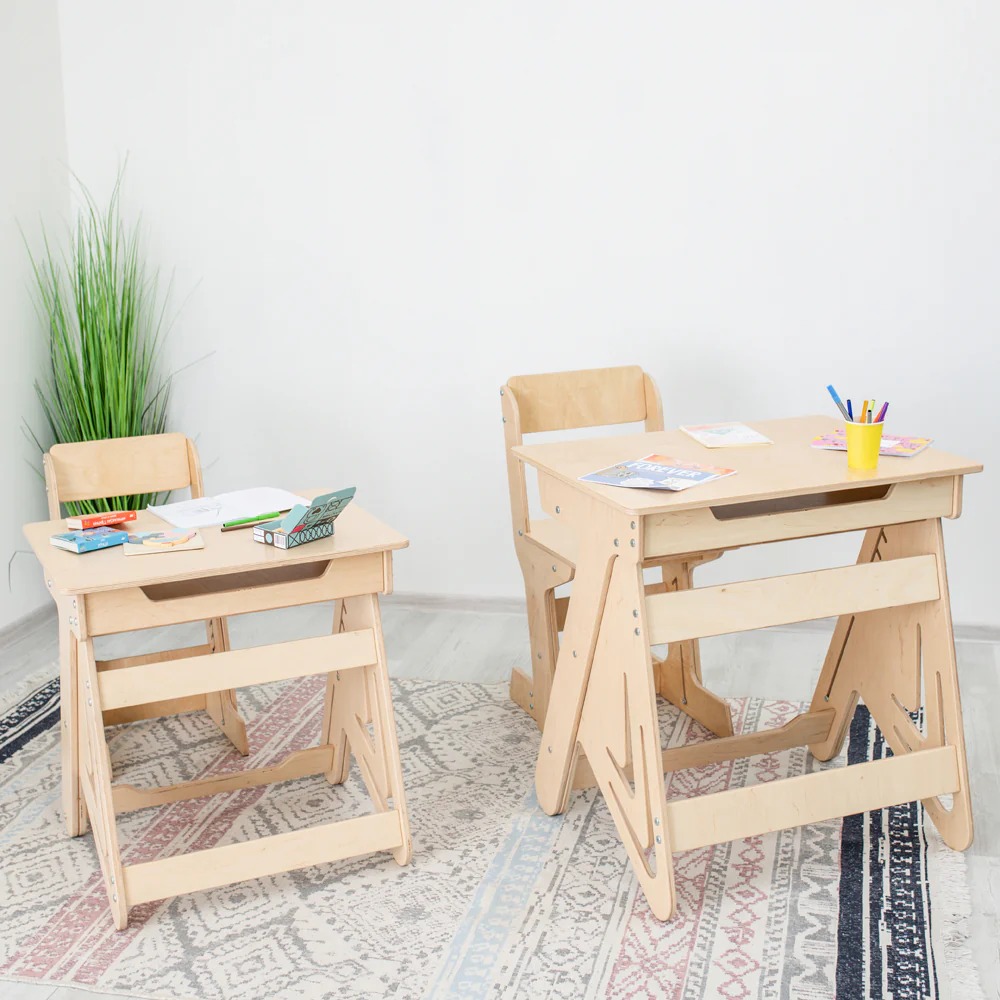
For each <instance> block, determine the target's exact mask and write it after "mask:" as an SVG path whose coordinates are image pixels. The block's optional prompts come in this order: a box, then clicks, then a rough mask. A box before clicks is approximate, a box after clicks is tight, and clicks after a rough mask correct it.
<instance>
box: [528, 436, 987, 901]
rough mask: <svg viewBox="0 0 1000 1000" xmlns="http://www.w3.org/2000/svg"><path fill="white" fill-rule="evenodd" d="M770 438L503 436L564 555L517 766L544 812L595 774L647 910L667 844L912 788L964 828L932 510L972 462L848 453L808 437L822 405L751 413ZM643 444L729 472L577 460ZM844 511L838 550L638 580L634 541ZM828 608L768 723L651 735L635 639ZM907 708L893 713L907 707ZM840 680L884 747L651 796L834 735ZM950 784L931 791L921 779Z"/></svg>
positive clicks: (794, 525) (759, 828) (949, 828)
mask: <svg viewBox="0 0 1000 1000" xmlns="http://www.w3.org/2000/svg"><path fill="white" fill-rule="evenodd" d="M754 426H755V427H756V428H758V429H759V430H761V431H762V432H763V433H764V434H766V435H767V436H768V437H770V438H771V439H772V440H773V441H774V444H773V445H772V446H765V447H760V448H733V449H713V450H709V449H705V448H702V447H701V446H700V445H699V444H697V442H695V441H693V440H692V439H691V438H689V437H687V435H685V434H683V433H681V432H680V431H666V432H658V433H651V434H637V435H632V436H625V437H613V438H598V439H592V440H585V441H571V442H560V443H555V444H542V445H531V446H522V447H519V448H515V449H514V452H515V454H516V455H517V457H518V458H519V459H520V460H521V461H522V462H524V463H526V464H527V465H531V466H533V467H534V468H535V469H536V470H537V472H538V479H539V491H540V495H541V502H542V506H543V507H544V508H545V510H546V511H547V512H548V513H549V514H550V515H551V516H552V517H553V518H555V519H558V521H560V522H562V523H565V524H566V525H568V526H569V527H570V528H571V530H572V531H573V532H574V533H575V534H576V536H577V539H578V542H579V557H578V562H577V568H576V579H575V583H574V586H573V594H572V597H571V600H570V604H569V608H568V611H567V618H566V626H565V630H564V633H563V638H562V642H561V644H560V648H559V654H558V660H557V664H556V671H555V678H554V683H553V687H552V691H551V698H550V701H549V706H548V712H547V714H546V717H545V724H544V728H543V732H542V742H541V748H540V752H539V757H538V767H537V772H536V785H537V792H538V800H539V802H540V803H541V805H542V808H543V809H544V810H545V811H546V812H547V813H549V814H556V813H559V812H562V811H564V810H565V809H566V806H567V802H568V799H569V795H570V791H571V789H573V788H584V787H589V786H592V785H595V784H596V785H597V786H599V787H600V789H601V791H602V792H603V793H604V796H605V798H606V800H607V803H608V808H609V809H610V811H611V814H612V816H613V817H614V821H615V824H616V825H617V827H618V831H619V834H620V835H621V838H622V840H623V842H624V844H625V849H626V851H627V852H628V855H629V858H630V860H631V862H632V865H633V867H634V869H635V871H636V874H637V876H638V878H639V882H640V884H641V885H642V888H643V890H644V891H645V894H646V898H647V900H648V901H649V905H650V908H651V909H652V911H653V913H654V914H655V915H656V916H657V917H659V918H660V919H661V920H666V919H668V918H669V917H670V916H671V914H672V913H673V911H674V885H673V862H672V855H673V854H674V853H678V852H680V851H687V850H691V849H692V848H696V847H701V846H705V845H709V844H717V843H723V842H725V841H729V840H735V839H737V838H742V837H748V836H756V835H759V834H763V833H768V832H771V831H775V830H780V829H784V828H786V827H791V826H799V825H802V824H805V823H813V822H819V821H821V820H824V819H829V818H832V817H835V816H844V815H850V814H852V813H856V812H863V811H867V810H872V809H879V808H883V807H885V806H890V805H896V804H898V803H901V802H910V801H913V800H916V799H920V800H922V801H923V803H924V805H925V807H926V808H927V811H928V813H929V814H930V816H931V818H932V819H933V821H934V823H935V824H936V825H937V827H938V830H939V831H940V833H941V836H942V838H943V839H944V841H945V843H947V844H948V845H949V846H951V847H953V848H955V849H957V850H963V849H964V848H966V847H968V846H969V844H970V843H971V842H972V811H971V804H970V799H969V784H968V771H967V767H966V759H965V740H964V735H963V731H962V713H961V704H960V700H959V690H958V676H957V672H956V666H955V646H954V639H953V636H952V623H951V611H950V607H949V602H948V584H947V578H946V575H945V563H944V546H943V542H942V536H941V520H940V519H941V518H942V517H949V518H954V517H958V515H959V513H960V512H961V498H962V482H963V477H964V476H965V475H967V474H969V473H974V472H979V471H981V469H982V466H981V465H979V464H978V463H976V462H971V461H968V460H966V459H963V458H957V457H955V456H954V455H948V454H945V453H943V452H941V451H938V450H936V449H928V450H927V451H925V452H923V453H922V454H920V455H917V456H915V457H913V458H896V459H892V458H883V459H881V460H880V461H879V466H878V469H877V470H875V471H873V472H850V471H849V470H848V468H847V460H846V456H845V455H844V453H842V452H832V451H820V450H816V449H813V448H810V447H809V443H810V441H811V440H812V439H813V438H814V437H815V436H816V435H817V434H820V433H823V432H828V431H831V430H833V428H834V427H835V426H837V422H836V421H834V420H832V419H829V418H826V417H804V418H796V419H790V420H775V421H762V422H758V423H756V424H755V425H754ZM652 452H656V453H658V454H661V455H668V456H672V457H675V458H679V459H688V460H692V461H696V462H698V461H700V462H702V463H707V464H712V465H726V466H729V467H731V468H735V469H737V470H738V472H737V474H736V475H735V476H731V477H729V478H726V479H721V480H717V481H716V482H713V483H709V484H707V485H704V486H698V487H696V488H694V489H691V490H689V491H685V492H681V493H676V494H671V493H663V492H655V491H652V490H630V489H622V488H616V487H610V486H598V485H595V484H591V483H583V482H580V481H579V479H578V477H579V476H581V475H584V474H586V473H588V472H593V471H595V470H596V469H600V468H604V467H606V466H609V465H612V464H614V463H615V462H618V461H622V460H623V459H629V458H640V457H642V456H643V455H647V454H650V453H652ZM857 530H864V531H865V536H864V542H863V544H862V546H861V553H860V555H859V557H858V560H857V564H856V565H853V566H845V567H840V568H836V569H823V570H817V571H816V572H812V573H800V574H796V575H793V576H778V577H772V578H768V579H762V580H750V581H746V582H740V583H731V584H724V585H722V586H714V587H701V588H696V589H693V590H686V591H675V592H669V593H660V594H655V595H652V596H649V597H646V596H645V594H644V590H643V580H642V569H641V564H642V561H643V560H644V559H650V558H656V557H661V556H673V555H678V556H680V555H683V554H684V553H690V552H703V551H706V550H726V549H734V548H738V547H740V546H743V545H756V544H759V543H763V542H774V541H780V540H784V539H792V538H805V537H809V536H814V535H826V534H833V533H836V532H843V531H857ZM830 616H838V623H837V627H836V630H835V632H834V636H833V640H832V642H831V644H830V649H829V652H828V654H827V657H826V661H825V664H824V666H823V670H822V674H821V676H820V680H819V683H818V685H817V687H816V692H815V694H814V696H813V700H812V705H811V706H810V709H809V711H807V712H804V713H802V714H801V715H799V716H798V717H796V718H795V719H794V720H792V721H791V722H789V723H788V724H787V725H785V726H782V727H781V728H780V729H776V730H771V731H767V732H762V733H753V734H749V735H739V736H731V737H726V738H722V739H716V740H712V741H710V742H708V743H702V744H698V745H696V746H691V747H681V748H678V749H671V750H666V751H662V750H661V748H660V746H659V727H658V724H657V715H656V691H655V686H654V677H653V671H652V663H651V657H650V645H651V644H658V643H668V644H669V643H678V642H684V641H687V640H692V639H696V638H700V637H704V636H712V635H721V634H724V633H728V632H739V631H745V630H749V629H756V628H764V627H767V626H771V625H780V624H787V623H791V622H799V621H807V620H810V619H814V618H825V617H830ZM922 690H923V692H925V694H924V704H923V709H924V725H923V727H922V728H918V726H917V725H915V724H914V722H913V721H912V717H911V713H912V712H915V711H916V710H918V709H919V708H920V707H921V691H922ZM859 696H860V697H861V698H863V699H864V701H865V704H866V705H867V706H868V708H869V710H870V711H871V713H872V715H873V717H874V718H875V721H876V722H877V723H878V725H879V727H880V728H881V730H882V732H883V734H884V736H885V739H886V741H887V742H888V744H889V746H890V747H891V748H892V750H893V753H894V755H895V756H894V757H892V758H891V759H887V760H880V761H876V762H871V763H867V764H859V765H853V766H851V767H847V768H841V769H836V770H831V771H821V772H817V773H814V774H809V775H806V776H803V777H799V778H793V779H790V780H788V781H780V782H774V783H771V784H764V785H757V786H753V787H749V788H740V789H732V790H729V791H725V792H719V793H717V794H713V795H706V796H702V797H700V798H694V799H685V800H678V801H672V802H669V803H668V802H667V800H666V793H665V785H664V781H663V772H664V771H673V770H680V769H682V768H685V767H698V766H702V765H704V764H708V763H712V762H716V761H723V760H731V759H733V758H736V757H745V756H750V755H753V754H759V753H768V752H773V751H776V750H782V749H787V748H789V747H793V746H800V745H806V744H807V745H808V746H809V748H810V750H811V751H812V753H813V754H814V755H815V756H816V757H817V758H819V759H820V760H830V759H831V758H832V757H834V756H836V755H837V753H838V752H839V750H840V748H841V746H842V744H843V741H844V737H845V735H846V733H847V729H848V725H849V723H850V720H851V716H852V715H853V712H854V707H855V705H856V704H857V701H858V698H859ZM942 795H951V796H952V804H951V807H950V808H946V807H945V806H944V804H943V803H942V802H941V800H940V798H939V796H942Z"/></svg>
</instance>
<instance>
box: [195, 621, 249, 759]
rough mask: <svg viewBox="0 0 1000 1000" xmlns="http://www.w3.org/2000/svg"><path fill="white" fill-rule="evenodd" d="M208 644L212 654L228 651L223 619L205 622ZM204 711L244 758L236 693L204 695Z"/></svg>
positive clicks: (244, 738) (246, 749)
mask: <svg viewBox="0 0 1000 1000" xmlns="http://www.w3.org/2000/svg"><path fill="white" fill-rule="evenodd" d="M205 629H206V631H207V633H208V644H209V645H210V646H211V647H212V652H214V653H224V652H226V651H227V650H228V649H229V625H228V624H227V622H226V619H225V618H212V619H210V620H209V621H207V622H205ZM205 711H206V712H207V713H208V715H209V717H210V718H211V719H212V721H213V722H214V723H215V724H216V725H217V726H218V727H219V728H220V729H221V730H222V731H223V732H224V733H225V734H226V736H228V737H229V741H230V742H231V743H232V744H233V746H234V747H235V748H236V749H237V751H238V752H239V753H241V754H243V756H244V757H246V756H247V755H248V754H249V753H250V743H249V741H248V740H247V727H246V723H245V722H244V721H243V716H241V715H240V711H239V706H238V705H237V704H236V692H235V691H234V690H233V689H232V688H230V689H229V690H228V691H213V692H212V693H211V694H207V695H205Z"/></svg>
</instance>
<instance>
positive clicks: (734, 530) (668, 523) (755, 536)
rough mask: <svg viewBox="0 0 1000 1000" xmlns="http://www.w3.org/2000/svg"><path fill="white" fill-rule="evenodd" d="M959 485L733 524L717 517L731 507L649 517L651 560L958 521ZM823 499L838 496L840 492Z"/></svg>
mask: <svg viewBox="0 0 1000 1000" xmlns="http://www.w3.org/2000/svg"><path fill="white" fill-rule="evenodd" d="M737 475H739V473H737ZM734 478H735V477H734ZM956 482H961V477H959V476H946V477H943V478H941V479H921V480H915V481H913V482H905V483H895V484H893V485H891V486H890V487H889V491H888V493H887V494H886V495H885V496H884V497H883V498H882V499H871V500H856V501H852V502H849V503H843V504H840V503H838V504H834V503H828V504H826V505H823V506H816V507H809V508H806V509H803V510H783V511H777V512H772V513H758V514H756V515H754V516H745V517H740V518H735V519H729V520H720V518H719V517H718V512H720V511H724V510H726V509H727V508H726V507H725V506H722V507H718V508H716V509H715V510H712V509H711V508H708V507H701V508H695V509H693V510H680V511H674V512H672V513H668V514H659V515H655V516H652V517H649V518H648V519H647V524H646V557H647V558H656V557H663V556H669V555H672V554H675V553H683V552H687V551H690V550H691V549H694V550H696V551H697V550H699V549H702V548H736V547H738V546H742V545H760V544H762V543H764V542H775V541H785V540H787V539H790V538H808V537H810V536H813V535H828V534H834V533H839V532H844V531H858V530H861V529H864V528H869V527H871V526H872V525H875V524H877V525H879V526H882V525H886V524H900V523H903V522H905V521H919V520H922V519H923V518H927V517H953V516H957V514H955V513H954V486H953V484H954V483H956ZM840 492H841V493H843V494H844V496H846V497H853V496H855V495H857V493H856V491H855V490H850V489H847V490H842V491H840ZM813 496H816V495H815V494H814V495H813ZM820 496H823V497H827V498H830V497H836V496H837V493H836V492H834V493H824V494H820ZM793 499H794V498H793ZM770 503H773V501H763V502H762V506H763V504H770ZM733 506H734V507H735V506H737V505H735V504H734V505H733Z"/></svg>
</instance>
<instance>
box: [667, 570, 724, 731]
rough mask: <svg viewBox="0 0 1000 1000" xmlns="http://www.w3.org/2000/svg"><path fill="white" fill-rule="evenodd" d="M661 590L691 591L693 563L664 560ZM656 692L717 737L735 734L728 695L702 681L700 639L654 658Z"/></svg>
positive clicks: (684, 643) (670, 649) (678, 645)
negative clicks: (727, 699) (723, 696)
mask: <svg viewBox="0 0 1000 1000" xmlns="http://www.w3.org/2000/svg"><path fill="white" fill-rule="evenodd" d="M661 571H662V573H663V583H662V585H661V588H658V589H661V591H662V592H670V591H674V590H689V589H690V588H691V586H692V567H691V564H690V563H687V562H678V563H664V564H663V566H662V567H661ZM653 673H654V676H655V678H656V693H657V694H658V695H659V696H660V697H661V698H665V699H666V700H667V701H669V702H670V703H671V704H672V705H676V706H677V708H679V709H680V710H681V711H682V712H684V713H686V714H687V715H690V716H691V718H692V719H695V720H696V721H697V722H700V723H701V725H703V726H704V727H705V728H706V729H707V730H709V732H712V733H715V735H716V736H732V735H733V719H732V715H731V714H730V711H729V704H728V703H727V701H726V699H725V698H720V697H719V696H718V695H717V694H714V693H713V692H712V691H709V690H708V688H706V687H705V686H704V685H703V684H702V682H701V654H700V652H699V649H698V640H697V639H691V640H689V641H687V642H678V643H673V644H672V645H671V646H670V647H669V648H668V650H667V655H666V657H664V659H662V660H659V659H656V658H655V657H654V658H653Z"/></svg>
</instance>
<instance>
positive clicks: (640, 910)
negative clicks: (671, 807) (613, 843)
mask: <svg viewBox="0 0 1000 1000" xmlns="http://www.w3.org/2000/svg"><path fill="white" fill-rule="evenodd" d="M731 704H733V706H734V707H735V709H736V711H735V717H734V719H733V725H734V728H735V729H736V731H737V732H738V731H740V729H741V728H742V725H743V718H744V715H745V712H746V702H745V701H742V700H741V701H738V702H734V703H731ZM711 736H712V734H711V733H709V732H708V730H706V729H704V728H703V727H702V726H700V725H698V724H697V723H692V724H691V725H690V726H689V727H688V731H687V735H686V739H685V741H684V744H683V745H684V746H687V745H690V744H694V743H703V742H705V740H708V739H710V738H711ZM733 766H734V763H733V762H732V761H726V762H724V763H721V764H709V765H706V766H705V767H699V768H691V769H688V770H684V771H674V772H672V773H671V774H670V777H669V779H668V781H667V798H668V799H671V798H674V799H686V798H690V797H692V796H696V795H708V794H710V793H712V792H720V791H722V790H723V789H725V788H727V787H728V786H729V782H730V779H731V777H732V772H733ZM715 850H716V849H715V848H714V847H702V848H698V849H697V850H694V851H686V852H684V853H683V854H675V855H674V888H675V891H676V893H677V905H676V910H675V913H674V917H673V919H672V920H670V921H669V922H667V923H661V922H660V921H659V920H657V919H656V917H654V916H653V914H652V912H651V911H650V909H649V906H648V904H647V903H646V899H645V897H644V896H643V895H642V893H641V892H640V893H637V895H636V898H635V902H634V904H633V907H632V913H631V916H630V918H629V920H628V922H627V924H626V929H625V933H624V935H623V936H622V940H621V944H620V947H619V949H618V955H617V957H616V959H615V963H614V968H613V971H612V973H611V977H610V980H609V982H608V987H607V993H606V995H607V996H609V997H612V996H613V997H631V996H657V997H663V998H664V1000H679V998H680V996H681V993H682V991H683V988H684V982H685V980H686V979H687V972H688V963H689V962H690V959H691V955H692V952H693V949H694V946H695V942H696V941H697V940H698V931H699V927H700V923H701V920H702V918H703V916H704V901H705V890H706V881H707V876H708V872H709V870H710V868H711V862H712V858H713V855H714V852H715Z"/></svg>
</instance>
